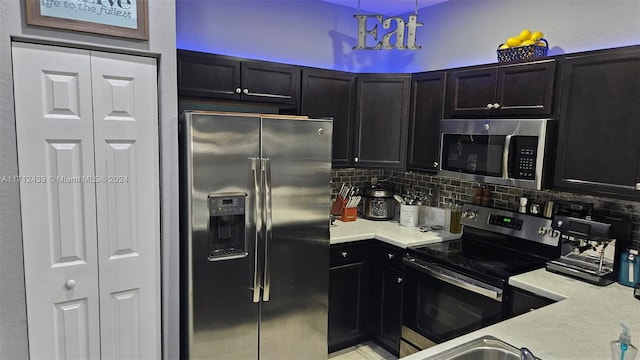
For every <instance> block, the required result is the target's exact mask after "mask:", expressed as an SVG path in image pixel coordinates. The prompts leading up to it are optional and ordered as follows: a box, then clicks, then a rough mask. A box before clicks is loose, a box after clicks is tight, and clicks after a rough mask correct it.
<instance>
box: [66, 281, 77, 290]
mask: <svg viewBox="0 0 640 360" xmlns="http://www.w3.org/2000/svg"><path fill="white" fill-rule="evenodd" d="M64 286H66V287H67V290H71V289H73V288H74V287H76V281H75V280H73V279H69V280H67V282H66V283H65V284H64Z"/></svg>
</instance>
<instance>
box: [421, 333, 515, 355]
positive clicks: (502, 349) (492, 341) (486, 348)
mask: <svg viewBox="0 0 640 360" xmlns="http://www.w3.org/2000/svg"><path fill="white" fill-rule="evenodd" d="M445 359H446V360H520V349H519V348H517V347H515V346H513V345H510V344H507V343H506V342H504V341H502V340H500V339H498V338H495V337H493V336H488V335H487V336H483V337H480V338H477V339H475V340H471V341H469V342H466V343H464V344H462V345H459V346H456V347H455V348H452V349H449V350H445V351H443V352H441V353H439V354H436V355H433V356H431V357H428V358H426V359H425V360H445Z"/></svg>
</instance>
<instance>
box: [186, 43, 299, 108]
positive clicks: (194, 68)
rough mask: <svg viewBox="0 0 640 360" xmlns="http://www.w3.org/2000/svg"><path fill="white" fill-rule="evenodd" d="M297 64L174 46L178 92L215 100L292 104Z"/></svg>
mask: <svg viewBox="0 0 640 360" xmlns="http://www.w3.org/2000/svg"><path fill="white" fill-rule="evenodd" d="M299 89H300V68H299V67H296V66H293V65H286V64H279V63H272V62H266V61H256V60H241V59H236V58H231V57H227V56H221V55H213V54H207V53H201V52H195V51H186V50H178V94H179V95H180V96H181V97H193V98H203V99H217V100H236V101H251V102H262V103H277V104H287V105H296V106H297V104H298V102H299V101H298V99H299Z"/></svg>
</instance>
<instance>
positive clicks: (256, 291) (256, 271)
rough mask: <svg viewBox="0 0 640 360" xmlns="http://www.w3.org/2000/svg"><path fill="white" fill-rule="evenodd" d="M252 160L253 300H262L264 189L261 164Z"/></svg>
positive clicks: (256, 159) (255, 301) (256, 160)
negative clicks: (259, 173) (253, 225)
mask: <svg viewBox="0 0 640 360" xmlns="http://www.w3.org/2000/svg"><path fill="white" fill-rule="evenodd" d="M249 160H251V172H252V174H253V194H254V201H255V206H254V218H255V229H254V231H255V234H254V235H255V239H254V240H255V245H254V249H253V299H252V300H253V302H254V303H258V302H260V278H261V277H262V274H261V273H260V270H261V269H260V266H259V264H260V259H259V253H258V244H259V243H260V234H261V231H262V191H261V186H260V183H259V180H258V171H260V169H259V164H258V161H259V159H258V158H255V157H250V158H249Z"/></svg>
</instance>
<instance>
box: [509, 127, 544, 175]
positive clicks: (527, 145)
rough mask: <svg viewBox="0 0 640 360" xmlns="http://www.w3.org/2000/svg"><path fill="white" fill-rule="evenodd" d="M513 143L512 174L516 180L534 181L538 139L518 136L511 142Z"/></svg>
mask: <svg viewBox="0 0 640 360" xmlns="http://www.w3.org/2000/svg"><path fill="white" fill-rule="evenodd" d="M512 141H514V142H515V144H514V148H513V151H515V164H514V165H515V167H514V170H513V174H510V175H511V176H512V177H513V178H516V179H526V180H535V178H536V158H537V153H538V138H537V137H536V136H518V137H514V139H513V140H512Z"/></svg>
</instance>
